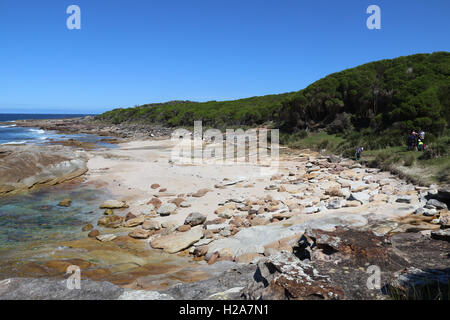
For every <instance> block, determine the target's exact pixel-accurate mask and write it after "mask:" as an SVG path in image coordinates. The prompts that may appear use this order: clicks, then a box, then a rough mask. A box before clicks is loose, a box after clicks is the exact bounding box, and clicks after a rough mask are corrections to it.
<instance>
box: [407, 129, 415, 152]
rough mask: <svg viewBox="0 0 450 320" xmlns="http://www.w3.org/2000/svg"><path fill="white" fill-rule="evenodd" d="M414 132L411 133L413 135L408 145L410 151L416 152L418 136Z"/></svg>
mask: <svg viewBox="0 0 450 320" xmlns="http://www.w3.org/2000/svg"><path fill="white" fill-rule="evenodd" d="M414 133H415V132H414V130H412V131H411V134H410V135H409V136H408V140H407V144H408V151H413V150H414V143H415V142H416V136H415V134H414Z"/></svg>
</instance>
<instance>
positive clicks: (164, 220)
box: [0, 119, 450, 299]
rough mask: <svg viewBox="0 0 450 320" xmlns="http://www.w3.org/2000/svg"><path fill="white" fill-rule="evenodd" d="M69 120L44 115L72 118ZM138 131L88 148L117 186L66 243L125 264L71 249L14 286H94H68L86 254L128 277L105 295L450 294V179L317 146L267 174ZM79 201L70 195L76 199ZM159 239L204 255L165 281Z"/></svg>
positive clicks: (89, 275)
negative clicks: (196, 155)
mask: <svg viewBox="0 0 450 320" xmlns="http://www.w3.org/2000/svg"><path fill="white" fill-rule="evenodd" d="M58 121H60V120H55V121H54V120H50V122H46V121H43V123H47V127H44V126H39V127H41V128H44V129H47V130H55V128H57V127H61V128H62V127H64V126H59V125H57V122H58ZM70 121H73V122H66V121H62V122H63V123H65V126H66V127H65V128H63V129H62V130H63V131H65V130H68V131H70V132H84V133H94V132H95V133H96V134H99V133H100V132H102V130H106V129H105V128H104V127H102V129H99V127H95V128H91V127H88V125H87V124H86V121H87V120H82V121H81V120H77V119H74V120H70ZM77 121H81V122H82V124H79V123H78V122H77ZM30 125H31V124H30ZM80 125H81V126H82V128H80V127H79V126H80ZM33 126H36V123H33ZM51 128H53V129H51ZM109 130H111V129H109ZM117 130H118V131H116V132H121V131H120V130H122V129H117ZM126 130H129V129H126ZM155 130H159V129H155ZM124 132H125V131H123V132H122V133H121V134H122V135H121V136H120V137H121V138H126V139H131V140H132V141H129V142H128V143H122V144H120V148H118V149H117V150H93V151H89V150H87V151H79V152H80V155H79V157H80V158H83V157H84V156H81V154H85V155H86V157H85V158H84V159H85V160H84V161H85V162H84V164H85V166H86V168H87V171H84V172H83V173H84V175H83V179H84V180H85V183H95V184H97V185H98V186H99V187H100V188H107V189H109V190H110V191H111V192H112V193H113V194H115V195H117V198H115V199H111V200H109V201H106V202H104V203H99V210H102V211H104V214H103V217H101V218H100V219H99V220H98V221H97V225H94V224H88V225H85V226H84V227H83V232H85V235H86V238H85V239H80V240H79V241H78V242H68V243H64V246H65V247H69V248H75V249H77V250H84V251H87V252H88V253H89V254H90V255H89V254H88V255H87V256H86V254H84V255H85V256H86V258H85V259H94V260H99V261H100V260H102V259H103V260H108V261H110V260H111V255H113V254H114V253H116V252H118V251H120V252H121V253H120V255H118V256H117V257H120V260H121V264H120V267H119V264H117V265H114V264H113V269H114V268H116V269H118V270H120V271H121V273H120V274H118V273H114V272H111V271H110V270H108V269H105V268H104V267H99V266H98V265H97V263H88V262H87V261H86V260H83V259H81V260H80V259H79V260H73V259H72V260H70V259H68V258H65V259H62V260H61V256H59V259H60V260H51V261H48V262H45V263H44V264H43V265H28V266H25V267H26V268H24V269H23V272H22V273H21V274H26V273H27V272H29V271H30V270H32V271H33V272H35V275H36V277H47V276H46V275H48V276H50V275H51V279H50V278H49V280H42V279H41V280H39V281H37V280H36V281H31V282H30V284H27V283H28V282H27V281H25V280H20V279H15V278H13V279H12V280H11V281H9V280H4V282H2V285H0V298H5V299H14V298H15V297H16V298H17V297H19V296H21V295H22V296H23V298H29V299H45V298H46V297H45V294H44V293H45V292H44V291H45V290H48V288H54V292H55V293H54V294H53V293H52V294H51V295H50V296H47V298H50V299H58V298H69V299H83V297H84V298H91V297H92V298H94V296H91V295H90V294H91V293H89V292H90V291H89V290H90V289H89V290H88V291H89V292H84V291H83V290H82V291H79V292H78V293H68V292H66V291H65V289H63V288H62V287H61V286H62V285H61V281H62V280H61V279H62V278H64V274H65V267H67V265H69V264H73V263H75V264H81V265H82V268H81V269H82V272H81V274H82V279H85V280H86V281H88V282H86V286H87V287H88V288H92V287H96V286H98V288H99V290H102V289H101V288H103V286H109V285H105V284H103V282H102V283H100V282H95V281H108V282H113V283H114V284H111V286H120V287H121V288H115V287H114V289H111V290H112V291H111V294H109V293H103V294H99V295H98V296H97V298H98V299H118V298H120V297H122V295H123V294H125V296H126V297H134V298H136V299H140V298H142V299H145V298H151V299H162V298H164V299H172V298H173V299H403V298H409V299H415V298H436V297H438V298H446V299H448V292H449V291H448V280H449V273H450V271H449V268H448V265H449V264H448V262H449V258H450V257H449V254H448V252H450V245H449V240H450V233H449V231H450V223H449V221H450V213H449V211H448V205H450V189H449V188H448V187H445V186H437V185H432V186H429V187H422V186H415V185H413V184H410V183H407V182H405V181H403V180H401V179H399V178H398V177H395V176H393V175H392V174H390V173H388V172H383V171H380V170H379V169H374V168H366V167H364V166H362V165H361V164H360V163H356V162H354V161H352V160H349V159H341V158H338V157H335V156H322V155H320V154H318V153H316V152H311V151H309V150H303V151H301V152H286V153H284V154H283V155H282V156H281V159H280V160H281V161H280V167H279V171H278V173H277V174H275V175H273V176H269V177H263V176H260V175H257V174H253V173H254V172H257V169H258V167H257V166H249V165H245V166H242V167H239V166H231V167H221V166H219V165H216V164H211V165H178V164H174V163H172V162H171V161H170V150H171V147H172V144H171V142H170V141H169V140H167V139H163V138H159V139H151V140H145V141H135V140H133V139H132V138H131V137H136V136H140V137H144V136H145V137H146V138H148V137H149V131H145V132H141V133H139V134H136V133H130V132H128V131H127V132H128V133H124ZM134 132H136V131H134ZM160 133H161V136H160V137H162V136H164V135H163V133H164V134H165V132H163V131H160ZM108 134H109V135H111V131H109V132H108ZM141 134H142V136H141ZM119 135H120V134H119ZM154 135H155V137H154V138H157V137H156V134H154ZM150 137H151V133H150ZM14 148H16V147H14ZM45 148H47V147H45ZM48 148H56V147H48ZM57 148H60V149H58V150H59V151H60V152H62V151H61V150H64V152H69V151H67V150H66V149H65V148H67V147H57ZM61 148H62V149H61ZM38 149H40V150H44V149H41V147H39V148H38ZM16 150H17V152H19V151H20V150H21V151H20V152H25V151H26V150H22V149H16ZM49 150H50V149H49ZM55 150H56V149H55ZM11 152H12V151H11ZM70 152H75V151H73V149H72V150H71V151H70ZM77 152H78V151H77ZM45 153H46V154H47V155H48V154H49V153H47V152H45ZM19 154H20V153H19ZM7 156H11V154H8V155H7ZM71 156H72V157H73V156H74V155H71ZM42 157H44V155H42ZM30 161H31V160H30ZM46 161H47V162H46V163H47V164H48V165H49V166H50V167H52V166H53V165H54V163H53V162H52V161H50V160H46ZM64 161H67V159H66V160H64ZM55 162H57V161H55ZM11 163H13V161H12V162H11ZM80 167H83V166H82V165H81V166H80ZM77 168H78V167H77ZM83 168H84V167H83ZM83 170H84V169H83ZM75 171H76V172H81V171H77V170H75ZM70 172H72V171H70ZM70 174H71V173H69V175H70ZM25 176H26V174H24V175H23V178H22V179H19V181H24V180H26V181H31V180H32V181H34V183H33V184H31V185H35V184H36V183H50V182H51V183H53V182H55V181H54V179H50V177H49V176H48V175H47V176H45V177H46V179H42V182H36V181H41V180H39V179H27V177H28V176H27V177H25ZM6 185H11V182H9V184H6ZM23 185H26V184H24V183H23ZM17 189H21V188H19V187H17ZM22 189H25V188H22ZM14 190H15V189H14ZM8 192H9V191H8ZM67 200H68V201H66V202H65V203H64V204H61V205H67V206H68V207H70V205H71V202H70V199H67ZM105 250H106V251H105ZM108 250H109V251H108ZM99 252H102V255H101V256H99V255H98V253H99ZM103 252H109V253H108V254H106V253H103ZM155 252H161V253H162V254H166V255H169V256H174V257H183V259H187V260H189V261H192V262H195V264H193V265H190V266H189V267H186V268H184V269H183V267H180V268H178V269H177V268H175V269H174V271H173V272H172V273H170V272H169V273H168V277H167V278H168V279H170V280H169V281H166V282H165V283H166V284H165V285H162V284H163V283H162V282H161V281H160V280H158V277H159V276H158V274H162V273H163V272H160V273H158V272H156V273H155V268H156V265H153V266H152V265H151V264H147V263H148V262H145V263H144V261H147V260H143V257H144V256H147V255H148V254H149V253H155ZM80 257H81V256H80ZM83 257H84V256H83ZM124 258H125V260H123V259H124ZM49 259H50V258H49ZM118 259H119V258H118ZM146 259H147V258H146ZM149 259H150V258H149ZM187 260H186V261H187ZM77 261H78V262H77ZM85 261H86V262H85ZM125 261H129V262H126V263H124V262H125ZM135 263H137V265H136V264H135ZM125 265H126V266H125ZM163 268H167V267H163ZM371 268H372V269H373V268H378V269H377V270H379V271H380V283H379V284H377V285H376V286H375V288H372V287H371V286H370V285H368V281H369V277H370V275H371V274H370V270H372V269H371ZM27 270H28V271H27ZM54 277H56V278H58V279H53V278H54ZM88 279H89V280H88ZM8 281H9V282H8ZM58 281H59V282H58ZM83 281H84V280H83ZM375 282H376V281H375ZM30 286H35V288H36V290H29V288H30ZM164 286H166V289H163V287H164ZM40 288H42V290H40ZM46 288H47V289H46ZM58 288H59V289H58ZM105 288H106V287H105ZM111 288H113V287H111ZM123 288H126V290H128V291H126V292H125V291H123V290H125V289H123ZM142 290H147V291H142ZM141 291H142V292H141ZM27 292H29V293H27ZM114 292H116V293H114ZM446 294H447V295H446ZM122 298H123V297H122ZM122 298H121V299H122Z"/></svg>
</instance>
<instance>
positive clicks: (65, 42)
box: [0, 0, 450, 113]
mask: <svg viewBox="0 0 450 320" xmlns="http://www.w3.org/2000/svg"><path fill="white" fill-rule="evenodd" d="M71 4H76V5H78V6H80V8H81V30H68V29H67V27H66V19H67V17H68V16H69V15H68V14H66V8H67V7H68V6H69V5H71ZM371 4H376V5H379V6H380V7H381V18H382V20H381V23H382V29H381V30H368V29H367V27H366V19H367V17H368V16H369V15H368V14H366V8H367V7H368V6H369V5H371ZM0 44H1V48H0V112H13V113H14V112H35V113H45V112H53V113H68V112H76V113H99V112H102V111H105V110H109V109H112V108H114V107H130V106H134V105H137V104H144V103H149V102H164V101H168V100H175V99H188V100H194V101H208V100H229V99H236V98H244V97H250V96H256V95H265V94H271V93H282V92H288V91H296V90H299V89H302V88H304V87H305V86H307V85H308V84H310V83H312V82H314V81H315V80H318V79H320V78H321V77H323V76H325V75H327V74H329V73H332V72H336V71H340V70H342V69H345V68H349V67H354V66H357V65H360V64H362V63H365V62H370V61H373V60H378V59H384V58H394V57H397V56H401V55H409V54H413V53H430V52H434V51H450V1H447V0H427V1H423V0H409V1H405V0H395V1H394V0H370V1H365V0H342V1H335V0H328V1H324V0H315V1H310V0H296V1H283V0H277V1H273V0H226V1H225V0H181V1H174V0H164V1H162V0H161V1H152V0H140V1H137V0H127V1H125V0H114V1H103V0H70V1H65V0H58V1H45V0H40V1H35V0H30V1H22V0H1V1H0Z"/></svg>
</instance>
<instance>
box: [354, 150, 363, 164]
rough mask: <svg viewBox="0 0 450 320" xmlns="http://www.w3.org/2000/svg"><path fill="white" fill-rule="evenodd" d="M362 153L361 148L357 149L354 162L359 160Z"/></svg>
mask: <svg viewBox="0 0 450 320" xmlns="http://www.w3.org/2000/svg"><path fill="white" fill-rule="evenodd" d="M363 151H364V148H363V147H358V148H357V149H356V152H355V156H356V160H357V161H358V160H359V159H361V153H362V152H363Z"/></svg>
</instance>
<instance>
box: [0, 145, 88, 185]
mask: <svg viewBox="0 0 450 320" xmlns="http://www.w3.org/2000/svg"><path fill="white" fill-rule="evenodd" d="M0 153H1V154H2V155H4V156H3V157H2V159H1V162H2V165H1V166H0V194H12V193H18V192H22V191H26V190H28V189H31V188H32V187H34V186H36V185H46V186H51V185H55V184H58V183H62V182H64V181H67V180H71V179H73V178H76V177H78V176H80V175H82V174H84V173H85V172H86V171H87V170H88V168H87V164H86V162H87V157H86V155H85V153H84V152H79V151H74V150H73V149H71V148H69V147H63V146H32V145H25V146H23V145H22V146H0Z"/></svg>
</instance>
